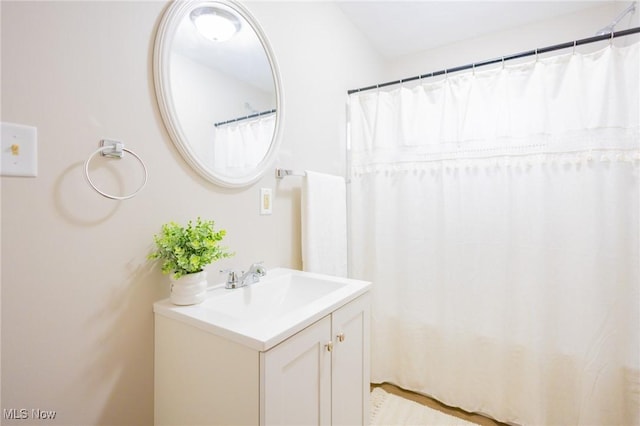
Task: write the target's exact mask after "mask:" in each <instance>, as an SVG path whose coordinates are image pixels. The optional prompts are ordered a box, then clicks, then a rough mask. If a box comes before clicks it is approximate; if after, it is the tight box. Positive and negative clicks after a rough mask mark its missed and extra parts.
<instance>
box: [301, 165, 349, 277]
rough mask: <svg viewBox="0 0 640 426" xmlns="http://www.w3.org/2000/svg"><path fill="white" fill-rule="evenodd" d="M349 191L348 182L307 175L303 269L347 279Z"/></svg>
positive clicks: (305, 184)
mask: <svg viewBox="0 0 640 426" xmlns="http://www.w3.org/2000/svg"><path fill="white" fill-rule="evenodd" d="M346 194H347V190H346V186H345V181H344V178H343V177H341V176H332V175H326V174H322V173H317V172H310V171H307V172H306V177H305V178H304V183H303V185H302V200H301V204H302V208H301V210H302V212H301V213H302V267H303V269H304V270H305V271H308V272H316V273H322V274H328V275H335V276H339V277H346V276H347V197H346Z"/></svg>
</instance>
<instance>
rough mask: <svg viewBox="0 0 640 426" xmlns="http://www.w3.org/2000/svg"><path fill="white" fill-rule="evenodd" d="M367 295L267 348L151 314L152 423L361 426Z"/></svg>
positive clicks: (365, 399) (365, 415) (365, 412)
mask: <svg viewBox="0 0 640 426" xmlns="http://www.w3.org/2000/svg"><path fill="white" fill-rule="evenodd" d="M369 298H370V296H369V293H368V290H367V291H366V292H364V293H362V294H360V295H358V296H357V297H356V298H355V299H353V300H350V301H348V302H346V303H345V304H343V305H341V306H338V307H336V308H335V309H334V310H332V311H331V312H330V313H327V314H325V315H324V316H323V317H322V318H320V319H317V320H315V321H314V322H313V323H311V324H310V325H308V326H306V327H305V328H304V329H302V330H300V331H297V332H296V333H295V334H293V335H291V336H287V337H286V338H284V339H283V340H282V341H280V342H279V343H276V344H274V345H272V346H270V347H269V348H268V349H266V350H257V349H256V348H254V347H251V346H250V345H245V344H243V343H241V342H237V341H234V340H233V339H229V338H227V337H222V336H220V335H217V334H216V333H212V332H210V331H207V330H205V329H203V328H202V327H198V326H194V325H193V324H190V323H188V322H184V321H180V320H177V319H175V318H170V317H168V316H166V315H163V314H161V313H159V312H158V311H157V310H156V314H155V321H156V322H155V328H156V334H155V336H156V342H155V344H156V352H155V423H156V425H241V424H242V425H258V424H259V425H296V426H302V425H350V426H353V425H366V424H368V422H369V381H370V380H369V368H370V358H369V330H370V299H369Z"/></svg>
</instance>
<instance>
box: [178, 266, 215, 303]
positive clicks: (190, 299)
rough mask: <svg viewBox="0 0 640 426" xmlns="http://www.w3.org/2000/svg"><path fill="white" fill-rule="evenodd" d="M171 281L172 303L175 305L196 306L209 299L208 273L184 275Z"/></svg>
mask: <svg viewBox="0 0 640 426" xmlns="http://www.w3.org/2000/svg"><path fill="white" fill-rule="evenodd" d="M170 279H171V296H170V299H171V303H173V304H174V305H195V304H196V303H200V302H202V301H203V300H204V299H205V298H206V297H207V272H206V271H202V272H197V273H195V274H187V275H183V276H181V277H180V278H178V279H175V278H173V276H170Z"/></svg>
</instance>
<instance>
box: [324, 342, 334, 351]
mask: <svg viewBox="0 0 640 426" xmlns="http://www.w3.org/2000/svg"><path fill="white" fill-rule="evenodd" d="M324 347H325V348H327V351H328V352H331V351H332V350H333V342H329V343H327V344H326V345H324Z"/></svg>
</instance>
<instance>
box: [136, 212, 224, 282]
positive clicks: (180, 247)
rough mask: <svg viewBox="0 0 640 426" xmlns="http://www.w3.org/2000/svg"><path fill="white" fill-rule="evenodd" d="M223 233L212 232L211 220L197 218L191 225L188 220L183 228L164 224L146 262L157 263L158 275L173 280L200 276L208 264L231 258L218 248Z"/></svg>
mask: <svg viewBox="0 0 640 426" xmlns="http://www.w3.org/2000/svg"><path fill="white" fill-rule="evenodd" d="M226 233H227V232H226V231H225V230H224V229H221V230H219V231H216V230H215V229H214V222H213V221H212V220H209V221H203V220H202V219H200V218H199V217H198V219H197V220H196V222H195V224H194V223H193V221H191V220H190V221H189V222H188V223H187V226H186V227H184V226H181V225H179V224H177V223H175V222H169V223H165V224H164V225H162V231H161V232H160V233H159V234H156V235H154V236H153V239H154V241H155V243H156V250H155V251H153V252H152V253H150V254H149V256H148V259H149V260H161V261H162V273H163V274H170V273H173V277H174V278H176V279H177V278H180V277H181V276H183V275H186V274H193V273H196V272H201V271H202V270H203V268H204V267H205V266H207V265H208V264H210V263H212V262H215V261H216V260H219V259H222V258H226V257H231V256H233V255H234V254H235V253H229V252H228V251H227V248H226V247H223V246H221V245H220V241H222V239H223V238H224V236H225V235H226Z"/></svg>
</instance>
